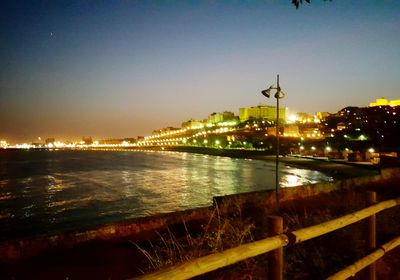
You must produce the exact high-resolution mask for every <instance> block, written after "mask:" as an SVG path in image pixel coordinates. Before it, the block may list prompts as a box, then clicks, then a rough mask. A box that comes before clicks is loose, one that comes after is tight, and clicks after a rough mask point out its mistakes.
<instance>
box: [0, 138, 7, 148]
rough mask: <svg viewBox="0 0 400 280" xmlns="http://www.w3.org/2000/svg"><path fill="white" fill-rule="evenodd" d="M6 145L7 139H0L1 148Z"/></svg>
mask: <svg viewBox="0 0 400 280" xmlns="http://www.w3.org/2000/svg"><path fill="white" fill-rule="evenodd" d="M7 146H8V145H7V141H5V140H1V141H0V147H1V148H4V149H5V148H7Z"/></svg>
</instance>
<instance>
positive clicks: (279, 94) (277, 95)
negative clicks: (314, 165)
mask: <svg viewBox="0 0 400 280" xmlns="http://www.w3.org/2000/svg"><path fill="white" fill-rule="evenodd" d="M272 90H275V91H276V92H275V95H274V97H275V98H276V123H275V124H276V158H275V165H276V166H275V195H276V204H277V207H278V208H279V176H278V175H279V99H281V98H283V97H285V94H284V93H283V91H282V90H281V87H280V86H279V74H278V75H277V78H276V87H274V86H270V87H269V88H267V89H264V90H263V91H261V93H262V95H264V96H265V97H267V98H269V97H270V96H271V91H272Z"/></svg>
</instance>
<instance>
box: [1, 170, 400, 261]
mask: <svg viewBox="0 0 400 280" xmlns="http://www.w3.org/2000/svg"><path fill="white" fill-rule="evenodd" d="M394 179H400V168H391V169H383V170H381V173H380V175H376V176H369V177H357V178H351V179H345V180H340V181H333V182H324V183H317V184H311V185H304V186H299V187H295V188H282V189H280V191H279V196H280V202H281V203H287V202H290V201H293V200H298V199H302V198H307V197H312V196H316V195H319V194H326V193H330V192H334V191H343V190H347V191H349V190H357V189H362V188H364V187H365V186H370V185H371V184H374V183H376V184H379V185H382V184H384V183H385V182H386V181H390V180H394ZM213 203H214V207H215V205H218V207H219V209H221V211H231V210H232V209H233V207H238V206H240V207H243V206H244V207H248V206H251V207H256V208H259V209H273V208H274V207H275V205H276V196H275V192H274V191H258V192H250V193H242V194H235V195H227V196H221V197H215V198H214V199H213ZM214 207H212V206H210V207H204V208H197V209H193V210H187V211H180V212H174V213H167V214H160V215H156V216H151V217H144V218H136V219H131V220H127V221H124V222H120V223H114V224H109V225H105V226H102V227H100V228H97V229H93V230H88V231H84V232H70V233H63V234H59V235H54V236H50V237H48V236H47V237H46V236H43V237H38V238H34V239H20V240H8V241H2V242H0V262H12V261H17V260H21V259H24V258H27V257H31V256H35V255H39V254H41V253H43V252H45V251H48V250H52V249H55V248H57V249H60V248H72V247H74V246H76V245H78V244H82V243H85V242H93V241H108V242H114V241H120V240H128V239H129V240H131V241H134V242H138V241H143V240H148V239H151V238H153V237H155V236H156V235H157V232H158V231H161V230H162V229H165V228H166V227H171V226H174V225H177V224H182V222H185V223H192V224H193V223H194V224H201V223H203V222H206V221H207V220H208V219H209V217H210V214H211V212H212V211H213V209H214Z"/></svg>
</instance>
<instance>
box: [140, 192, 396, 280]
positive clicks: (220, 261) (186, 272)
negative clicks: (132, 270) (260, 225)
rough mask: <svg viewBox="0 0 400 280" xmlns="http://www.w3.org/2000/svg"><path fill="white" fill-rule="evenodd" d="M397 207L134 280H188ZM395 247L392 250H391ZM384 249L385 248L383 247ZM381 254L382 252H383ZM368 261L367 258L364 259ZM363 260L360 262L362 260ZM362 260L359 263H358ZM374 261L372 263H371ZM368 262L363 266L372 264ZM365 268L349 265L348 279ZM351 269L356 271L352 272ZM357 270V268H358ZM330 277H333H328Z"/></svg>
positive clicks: (384, 205) (373, 209)
mask: <svg viewBox="0 0 400 280" xmlns="http://www.w3.org/2000/svg"><path fill="white" fill-rule="evenodd" d="M397 205H400V198H396V199H391V200H387V201H383V202H380V203H377V204H375V205H372V206H370V207H367V208H364V209H362V210H359V211H356V212H353V213H351V214H348V215H345V216H342V217H339V218H336V219H333V220H330V221H327V222H324V223H321V224H318V225H314V226H310V227H307V228H303V229H299V230H296V231H293V232H289V233H285V234H279V235H276V236H274V237H268V238H265V239H262V240H258V241H255V242H251V243H248V244H244V245H240V246H238V247H235V248H231V249H228V250H225V251H222V252H220V253H215V254H211V255H208V256H204V257H200V258H198V259H194V260H190V261H188V262H186V263H183V264H180V265H177V266H173V267H170V268H167V269H165V270H161V271H157V272H154V273H151V274H147V275H143V276H140V277H137V278H134V279H136V280H139V279H140V280H156V279H157V280H161V279H163V280H169V279H176V280H181V279H182V280H183V279H189V278H192V277H195V276H198V275H202V274H205V273H207V272H210V271H213V270H216V269H218V268H222V267H225V266H228V265H231V264H234V263H236V262H239V261H242V260H245V259H247V258H251V257H255V256H258V255H261V254H265V253H268V252H270V251H273V250H276V249H278V248H282V247H284V246H286V245H288V244H298V243H301V242H303V241H306V240H309V239H312V238H315V237H318V236H321V235H324V234H327V233H330V232H332V231H335V230H337V229H341V228H343V227H346V226H348V225H351V224H353V223H356V222H358V221H361V220H363V219H365V218H368V217H370V216H372V215H375V214H377V213H379V212H381V211H383V210H385V209H389V208H392V207H394V206H397ZM398 242H400V240H397V239H395V240H394V241H393V242H389V243H387V244H385V245H383V246H382V247H381V248H380V249H378V250H377V251H379V253H376V252H374V253H372V254H371V255H374V258H375V257H377V256H379V257H378V258H380V257H381V256H382V255H383V254H382V252H381V251H382V250H383V251H387V250H389V249H393V248H394V247H396V246H398V245H396V244H398ZM394 245H396V246H394ZM384 246H386V247H384ZM383 253H384V252H383ZM365 258H368V260H370V259H371V258H369V256H367V257H365ZM362 260H363V259H362ZM362 260H359V262H360V261H362ZM375 260H376V259H375ZM364 262H365V263H368V262H367V261H363V264H364ZM373 262H374V261H372V262H369V263H368V264H366V265H365V266H367V265H369V264H371V263H373ZM365 266H362V267H361V265H359V264H358V263H357V265H355V264H354V265H353V266H351V267H352V268H347V270H349V271H350V270H351V274H350V276H351V275H354V273H356V272H357V271H359V270H361V269H362V268H364V267H365ZM355 267H357V269H358V268H359V270H357V271H355ZM360 267H361V268H360ZM344 273H346V274H343V275H348V273H349V272H344ZM332 277H333V276H332ZM331 279H336V278H331ZM340 279H345V278H340Z"/></svg>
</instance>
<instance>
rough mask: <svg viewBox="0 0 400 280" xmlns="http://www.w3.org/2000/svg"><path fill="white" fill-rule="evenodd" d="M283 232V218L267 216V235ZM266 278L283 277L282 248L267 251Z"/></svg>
mask: <svg viewBox="0 0 400 280" xmlns="http://www.w3.org/2000/svg"><path fill="white" fill-rule="evenodd" d="M282 233H283V218H282V217H279V216H270V217H268V236H275V235H278V234H282ZM267 279H268V280H282V279H283V248H278V249H276V250H273V251H271V252H269V253H268V278H267Z"/></svg>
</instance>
